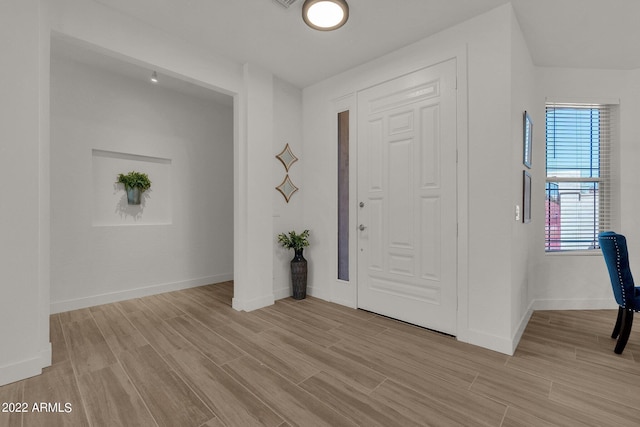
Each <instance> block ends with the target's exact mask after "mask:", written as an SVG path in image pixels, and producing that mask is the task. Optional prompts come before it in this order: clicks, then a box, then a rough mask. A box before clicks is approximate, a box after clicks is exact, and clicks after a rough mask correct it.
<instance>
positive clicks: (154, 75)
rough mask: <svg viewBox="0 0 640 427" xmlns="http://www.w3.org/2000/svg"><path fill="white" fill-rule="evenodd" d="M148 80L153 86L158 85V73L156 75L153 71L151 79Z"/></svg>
mask: <svg viewBox="0 0 640 427" xmlns="http://www.w3.org/2000/svg"><path fill="white" fill-rule="evenodd" d="M149 80H150V81H151V83H153V84H156V83H158V73H156V72H155V71H154V72H153V73H151V78H150V79H149Z"/></svg>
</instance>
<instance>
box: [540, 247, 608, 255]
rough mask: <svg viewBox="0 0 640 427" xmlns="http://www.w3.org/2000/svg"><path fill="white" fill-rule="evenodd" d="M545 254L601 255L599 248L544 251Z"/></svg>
mask: <svg viewBox="0 0 640 427" xmlns="http://www.w3.org/2000/svg"><path fill="white" fill-rule="evenodd" d="M544 255H545V256H602V251H601V250H600V249H591V250H588V251H551V252H546V251H545V253H544Z"/></svg>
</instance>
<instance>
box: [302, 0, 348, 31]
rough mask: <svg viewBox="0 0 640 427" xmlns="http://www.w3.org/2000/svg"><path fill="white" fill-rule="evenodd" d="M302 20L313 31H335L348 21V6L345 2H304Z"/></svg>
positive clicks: (310, 0) (327, 0)
mask: <svg viewBox="0 0 640 427" xmlns="http://www.w3.org/2000/svg"><path fill="white" fill-rule="evenodd" d="M302 19H303V20H304V22H305V23H306V24H307V25H308V26H310V27H311V28H313V29H315V30H320V31H331V30H337V29H338V28H340V27H342V26H343V25H344V24H345V22H347V19H349V5H348V4H347V2H346V1H345V0H305V2H304V4H303V5H302Z"/></svg>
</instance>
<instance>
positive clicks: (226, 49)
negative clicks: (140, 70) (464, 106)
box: [93, 0, 640, 88]
mask: <svg viewBox="0 0 640 427" xmlns="http://www.w3.org/2000/svg"><path fill="white" fill-rule="evenodd" d="M93 1H95V2H97V3H101V4H103V5H105V6H108V7H111V8H114V9H116V10H119V11H121V12H123V13H126V14H128V15H131V16H134V17H136V18H137V19H139V20H140V21H143V22H145V23H147V24H149V25H152V26H154V27H156V28H159V29H161V30H163V31H166V32H167V33H170V34H173V35H174V36H177V37H179V38H181V39H183V40H186V41H189V42H192V43H195V44H199V45H201V46H204V47H205V48H209V49H211V50H212V51H213V52H215V53H217V54H220V55H223V56H226V57H228V58H230V59H232V60H235V61H238V62H240V63H244V62H250V63H256V64H259V65H262V66H264V67H266V68H267V69H269V70H271V71H273V72H274V74H276V75H277V76H279V77H280V78H283V79H284V80H286V81H289V82H290V83H292V84H294V85H296V86H298V87H300V88H303V87H306V86H309V85H311V84H313V83H316V82H318V81H321V80H323V79H325V78H327V77H330V76H332V75H335V74H337V73H339V72H342V71H345V70H347V69H350V68H353V67H354V66H357V65H359V64H362V63H365V62H367V61H370V60H372V59H374V58H377V57H379V56H382V55H384V54H386V53H388V52H391V51H393V50H396V49H398V48H400V47H403V46H406V45H408V44H410V43H413V42H415V41H417V40H420V39H422V38H425V37H427V36H429V35H432V34H435V33H437V32H439V31H441V30H443V29H445V28H448V27H451V26H453V25H455V24H458V23H460V22H463V21H465V20H467V19H470V18H472V17H474V16H477V15H479V14H481V13H484V12H486V11H489V10H491V9H493V8H495V7H498V6H500V5H503V4H505V3H509V0H347V1H348V3H349V8H350V18H349V21H348V22H347V24H346V25H345V26H344V27H342V28H341V29H339V30H337V31H333V32H320V31H314V30H312V29H310V28H308V27H307V26H306V25H305V24H304V23H303V21H302V19H301V9H302V3H303V0H297V1H296V2H295V3H294V4H293V5H292V6H290V7H289V8H284V7H283V6H281V5H280V4H278V3H277V2H276V1H275V0H93ZM511 3H512V5H513V8H514V11H515V14H516V17H517V19H518V22H519V23H520V26H521V28H522V31H523V33H524V36H525V39H526V41H527V44H528V46H529V49H530V52H531V55H532V57H533V61H534V63H535V64H536V65H540V66H550V67H576V68H605V69H635V68H640V54H638V53H637V46H638V45H640V25H638V19H639V18H640V1H639V0H607V1H603V0H512V1H511Z"/></svg>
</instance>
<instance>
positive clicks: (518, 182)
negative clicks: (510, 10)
mask: <svg viewBox="0 0 640 427" xmlns="http://www.w3.org/2000/svg"><path fill="white" fill-rule="evenodd" d="M511 25H512V30H511V138H510V141H511V147H512V149H511V152H512V154H511V158H512V160H511V164H512V165H513V166H512V171H511V175H510V176H511V179H510V181H511V194H512V206H513V207H514V209H513V210H512V212H511V229H512V231H511V233H512V234H511V236H512V237H511V255H512V262H511V290H510V292H511V302H510V305H511V321H510V324H511V328H512V330H511V336H512V339H513V342H514V344H517V343H518V342H519V341H520V336H521V335H522V333H523V332H524V329H525V327H526V326H527V322H528V320H529V317H530V314H531V301H532V299H531V296H530V295H529V280H530V275H531V272H532V269H531V266H532V265H533V262H532V259H531V256H532V254H533V253H534V251H535V245H534V242H536V241H537V239H536V237H537V235H536V233H537V232H538V230H539V225H540V224H544V216H542V217H541V216H540V215H538V214H537V211H535V209H534V208H533V206H532V218H531V222H530V223H527V224H525V223H523V221H522V217H523V214H524V209H523V208H524V206H523V183H522V180H523V176H522V175H523V171H524V170H526V171H527V172H528V173H529V174H531V179H532V195H531V200H532V201H534V200H543V199H544V194H543V192H542V191H541V187H544V184H543V181H544V173H545V168H544V158H541V157H540V156H539V155H538V153H539V151H537V152H536V153H535V154H536V155H535V156H532V157H533V159H532V164H531V168H530V169H528V168H527V167H526V166H524V164H523V114H524V111H525V110H526V111H527V113H528V114H529V116H530V117H531V120H532V122H533V124H534V132H533V137H534V141H533V145H534V146H535V147H539V146H540V145H541V144H544V113H543V112H541V109H540V106H539V105H538V104H537V103H536V101H537V99H536V96H535V67H534V65H533V61H532V60H531V55H530V53H529V48H528V47H527V44H526V41H525V40H524V36H523V35H522V31H521V29H520V26H519V24H518V20H517V19H516V17H515V15H513V14H512V18H511ZM541 198H542V199H541ZM515 206H519V208H520V218H521V219H519V220H516V219H515ZM514 350H515V348H514Z"/></svg>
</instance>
